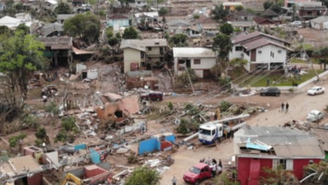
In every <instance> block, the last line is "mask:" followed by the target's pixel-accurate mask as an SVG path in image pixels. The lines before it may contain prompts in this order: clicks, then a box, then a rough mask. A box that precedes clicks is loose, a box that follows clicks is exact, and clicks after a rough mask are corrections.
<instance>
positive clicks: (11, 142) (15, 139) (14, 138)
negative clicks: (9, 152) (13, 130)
mask: <svg viewBox="0 0 328 185" xmlns="http://www.w3.org/2000/svg"><path fill="white" fill-rule="evenodd" d="M25 137H26V134H19V135H17V136H11V137H10V138H9V145H10V147H15V146H17V144H18V142H20V141H21V140H23V139H24V138H25Z"/></svg>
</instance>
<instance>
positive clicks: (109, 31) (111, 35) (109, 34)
mask: <svg viewBox="0 0 328 185" xmlns="http://www.w3.org/2000/svg"><path fill="white" fill-rule="evenodd" d="M105 33H106V36H107V38H111V37H113V35H114V33H113V29H112V28H106V32H105Z"/></svg>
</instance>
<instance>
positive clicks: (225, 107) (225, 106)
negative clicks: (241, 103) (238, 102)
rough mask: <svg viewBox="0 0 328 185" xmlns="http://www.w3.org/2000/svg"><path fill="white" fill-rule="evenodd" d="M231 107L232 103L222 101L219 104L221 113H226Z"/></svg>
mask: <svg viewBox="0 0 328 185" xmlns="http://www.w3.org/2000/svg"><path fill="white" fill-rule="evenodd" d="M231 106H232V103H230V102H227V101H224V100H222V101H221V102H220V103H219V108H220V110H221V112H225V111H227V110H228V109H229V108H230V107H231Z"/></svg>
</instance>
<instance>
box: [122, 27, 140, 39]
mask: <svg viewBox="0 0 328 185" xmlns="http://www.w3.org/2000/svg"><path fill="white" fill-rule="evenodd" d="M122 37H123V39H137V38H138V37H139V33H138V31H137V30H136V29H134V28H133V27H129V28H126V29H125V30H124V32H123V35H122Z"/></svg>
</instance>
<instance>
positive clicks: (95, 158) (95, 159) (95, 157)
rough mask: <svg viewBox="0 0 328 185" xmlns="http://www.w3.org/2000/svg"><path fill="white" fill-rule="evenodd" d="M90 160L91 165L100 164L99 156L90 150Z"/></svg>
mask: <svg viewBox="0 0 328 185" xmlns="http://www.w3.org/2000/svg"><path fill="white" fill-rule="evenodd" d="M90 158H91V161H92V162H93V164H99V163H100V162H101V161H100V154H99V153H98V152H97V151H96V150H94V149H90Z"/></svg>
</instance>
